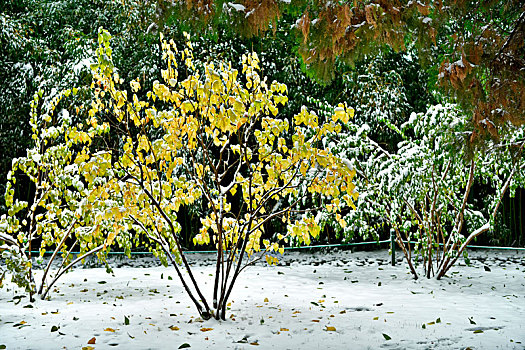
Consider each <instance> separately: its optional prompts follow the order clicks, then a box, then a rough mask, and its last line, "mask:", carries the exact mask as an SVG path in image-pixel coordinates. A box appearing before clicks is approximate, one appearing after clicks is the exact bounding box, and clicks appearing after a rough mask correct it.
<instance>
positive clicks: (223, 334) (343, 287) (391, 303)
mask: <svg viewBox="0 0 525 350" xmlns="http://www.w3.org/2000/svg"><path fill="white" fill-rule="evenodd" d="M471 256H472V257H473V258H475V257H476V256H477V257H479V258H480V260H473V263H474V265H473V266H472V267H466V266H464V264H463V266H457V267H455V268H453V269H452V270H451V271H450V272H449V276H450V277H447V278H444V279H443V280H440V281H438V280H434V279H432V280H427V279H425V278H422V279H420V280H417V281H415V280H413V279H412V278H411V275H410V273H409V272H408V269H407V267H406V265H405V264H404V263H401V262H398V264H397V266H395V267H392V266H390V265H389V264H388V263H389V259H390V257H389V255H388V252H387V251H386V250H381V251H376V252H357V253H350V252H339V253H335V254H331V255H326V254H321V253H314V254H304V253H303V254H300V253H287V254H285V257H284V259H283V260H284V261H285V262H287V264H288V266H278V267H269V266H263V265H258V266H255V267H253V268H250V269H248V270H247V271H246V272H245V273H244V274H242V275H241V277H240V278H239V280H238V282H237V285H236V288H235V289H234V291H233V293H232V297H231V306H230V308H231V310H229V311H228V315H227V316H228V317H229V316H230V315H231V317H232V318H230V319H228V320H227V321H216V320H209V321H204V322H202V320H199V319H198V318H197V312H196V310H195V308H194V307H193V304H192V303H191V301H190V299H189V298H188V296H187V295H186V294H185V293H184V289H183V288H182V286H181V284H180V282H179V281H178V280H177V277H176V273H175V271H174V270H173V268H163V267H149V268H129V267H128V268H126V267H122V268H114V275H108V274H106V273H105V269H103V268H91V269H76V270H73V272H71V273H69V274H67V275H65V276H64V277H63V278H62V279H61V280H59V282H58V283H57V284H56V291H54V292H52V293H51V299H50V300H43V301H42V300H38V301H37V302H35V303H33V304H32V305H33V307H32V308H25V306H27V305H30V303H29V302H28V299H27V297H25V298H22V299H14V297H16V296H20V294H19V293H20V291H19V290H18V289H16V288H13V285H12V284H11V283H10V282H7V283H6V286H5V287H4V288H3V289H0V330H1V337H0V345H6V347H7V349H29V348H38V349H59V348H60V349H62V348H64V349H81V348H82V347H84V346H88V344H87V342H88V341H89V340H90V339H91V338H93V337H95V338H96V343H95V344H93V345H92V346H93V347H95V348H96V349H106V348H112V347H115V348H121V349H165V348H171V349H177V348H178V347H179V346H180V345H181V344H183V343H188V344H190V345H191V349H206V348H214V349H252V348H255V347H254V346H252V345H250V343H257V344H259V345H260V346H259V347H258V348H261V349H350V348H351V349H366V348H370V349H379V348H383V347H386V348H402V349H429V348H432V349H450V348H456V349H459V348H466V347H470V348H475V349H495V348H498V347H503V348H516V349H521V348H523V344H525V323H524V322H523V315H524V314H525V295H524V294H523V288H524V285H525V274H524V272H525V267H524V263H525V253H523V252H501V253H500V252H497V253H496V252H487V251H481V252H474V253H471ZM211 258H212V256H207V257H202V256H200V257H199V256H196V255H192V256H189V259H190V262H192V263H194V264H195V263H196V264H197V265H196V266H195V270H194V274H195V276H196V278H197V280H198V281H199V282H200V283H201V284H202V285H203V286H204V290H203V292H204V293H205V295H211V292H212V286H213V279H212V277H209V274H211V273H213V272H214V267H213V266H212V265H211V264H204V263H202V262H203V261H205V260H206V261H208V262H211ZM500 259H501V260H500ZM398 261H400V259H399V256H398ZM501 261H505V263H501ZM482 262H483V263H482ZM484 264H486V265H489V266H490V269H491V272H487V271H485V270H484V268H483V265H484ZM39 276H41V271H39V272H38V273H37V276H36V278H38V277H39ZM161 276H162V277H163V278H162V277H161ZM168 276H171V277H172V278H173V280H170V279H168ZM9 277H10V276H7V279H6V280H9ZM102 281H106V282H107V283H104V284H102V283H100V282H102ZM205 283H206V284H205ZM266 298H267V301H266ZM18 300H21V302H19V303H18V304H15V302H17V301H18ZM125 317H127V318H128V319H129V325H126V324H125ZM22 321H24V322H25V323H24V324H22ZM423 324H424V325H425V328H423ZM53 326H56V327H59V328H58V331H54V332H52V331H51V329H52V327H53ZM172 326H175V327H177V328H175V327H172ZM170 327H172V328H171V329H170ZM327 327H334V328H335V331H333V330H330V329H332V328H327ZM202 328H212V330H208V331H205V332H203V331H202V330H201V329H202ZM109 329H111V330H113V331H114V332H113V331H111V330H109ZM475 332H476V333H475ZM383 334H386V335H388V336H389V337H390V338H391V340H386V339H385V337H384V336H383Z"/></svg>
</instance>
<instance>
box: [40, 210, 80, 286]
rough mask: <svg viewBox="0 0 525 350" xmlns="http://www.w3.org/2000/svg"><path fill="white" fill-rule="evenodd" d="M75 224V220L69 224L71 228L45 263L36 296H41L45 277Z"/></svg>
mask: <svg viewBox="0 0 525 350" xmlns="http://www.w3.org/2000/svg"><path fill="white" fill-rule="evenodd" d="M76 223H77V220H75V221H73V223H72V224H71V226H70V227H69V229H68V230H67V232H66V233H65V234H64V237H62V240H61V241H60V243H59V244H58V245H57V246H56V248H55V251H54V252H53V255H51V258H50V259H49V262H48V263H47V266H46V268H45V270H44V275H43V276H42V282H41V283H40V288H39V289H38V295H40V294H42V290H43V288H44V283H45V281H46V277H47V274H48V272H49V269H50V268H51V264H52V263H53V261H54V260H55V257H56V256H57V254H58V252H59V251H60V249H61V248H62V246H63V245H64V242H65V241H66V239H67V238H68V237H69V235H70V234H71V231H72V230H73V228H74V227H75V225H76Z"/></svg>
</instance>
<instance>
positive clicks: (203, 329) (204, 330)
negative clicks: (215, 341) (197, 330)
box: [201, 327, 213, 332]
mask: <svg viewBox="0 0 525 350" xmlns="http://www.w3.org/2000/svg"><path fill="white" fill-rule="evenodd" d="M208 331H213V328H206V327H203V328H201V332H208Z"/></svg>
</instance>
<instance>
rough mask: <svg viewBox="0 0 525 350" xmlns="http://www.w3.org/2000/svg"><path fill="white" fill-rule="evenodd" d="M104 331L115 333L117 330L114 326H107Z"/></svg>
mask: <svg viewBox="0 0 525 350" xmlns="http://www.w3.org/2000/svg"><path fill="white" fill-rule="evenodd" d="M104 332H112V333H115V330H114V329H113V328H106V329H104Z"/></svg>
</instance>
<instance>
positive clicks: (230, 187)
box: [83, 30, 357, 319]
mask: <svg viewBox="0 0 525 350" xmlns="http://www.w3.org/2000/svg"><path fill="white" fill-rule="evenodd" d="M186 38H187V42H186V45H185V48H184V49H183V51H181V52H180V53H179V52H178V50H177V48H176V46H175V43H174V42H173V41H170V42H167V41H166V40H163V38H162V36H161V42H162V55H163V58H164V59H166V62H167V67H166V69H164V70H162V72H161V73H162V78H163V83H161V82H155V83H154V84H153V89H152V90H151V91H148V92H147V93H146V99H145V100H140V99H139V97H138V95H137V93H139V91H140V89H141V86H140V83H139V82H138V81H132V82H131V83H130V88H131V94H128V91H127V90H125V89H122V90H121V89H119V86H120V84H122V81H121V79H120V78H119V76H118V74H117V73H116V70H115V69H114V67H113V64H112V59H111V55H112V52H111V47H110V45H109V40H110V35H109V33H108V32H106V31H103V30H101V31H100V34H99V43H100V46H99V48H98V50H97V55H98V63H97V64H95V65H93V66H92V69H93V72H94V83H93V85H92V87H93V88H94V93H95V97H96V99H95V102H94V103H93V108H92V109H91V110H90V115H91V120H90V124H91V125H98V124H99V123H102V122H108V123H111V124H112V127H113V128H114V130H118V134H119V140H118V141H117V142H113V143H112V144H113V146H111V147H109V146H108V148H107V151H108V152H110V153H111V162H112V164H111V169H112V171H113V172H114V174H115V176H114V177H113V178H112V179H111V180H110V181H108V182H107V183H105V184H103V186H100V187H99V190H98V192H97V196H99V197H103V196H107V197H108V198H109V200H111V201H113V203H114V206H113V208H111V209H108V210H107V211H106V213H105V214H104V215H103V217H101V218H100V220H101V221H103V220H111V221H112V225H113V226H112V227H113V228H114V230H113V231H112V233H111V234H110V235H109V237H108V238H109V239H110V240H111V239H114V238H116V239H117V240H120V241H130V238H131V235H132V234H135V233H138V232H142V233H144V234H145V235H146V236H147V237H148V238H149V240H150V242H151V243H152V245H151V249H152V250H153V251H154V252H155V254H156V255H157V256H158V257H159V258H160V259H161V261H162V262H163V263H164V264H167V263H168V260H169V262H171V263H172V265H173V267H174V268H175V270H176V272H177V274H178V277H179V279H180V280H181V282H182V284H183V286H184V288H185V290H186V292H187V293H188V295H189V296H190V298H191V300H192V301H193V303H194V304H195V306H196V308H197V310H198V312H199V314H200V315H201V316H202V317H203V318H204V319H208V318H210V317H212V316H214V317H215V318H217V319H225V317H226V316H225V313H226V305H227V301H228V298H229V296H230V293H231V291H232V289H233V287H234V285H235V282H236V280H237V277H238V276H239V274H240V273H241V271H242V270H244V269H245V268H246V267H247V266H249V265H252V264H254V263H255V262H256V261H258V260H260V259H261V258H263V257H264V258H265V259H266V261H267V262H268V263H269V264H275V263H277V261H278V259H277V258H276V256H275V254H276V253H280V254H282V253H283V250H284V247H283V244H285V243H286V242H287V241H288V239H290V238H292V237H294V238H296V239H298V240H299V242H301V243H305V244H309V243H310V241H311V239H312V238H315V237H317V236H318V234H319V231H320V228H319V226H318V224H317V222H316V221H315V220H314V217H313V216H312V215H311V214H310V213H311V212H312V211H313V210H315V209H317V208H308V209H304V210H298V209H296V207H297V206H296V205H297V203H298V202H299V201H300V200H301V198H296V199H294V200H293V201H287V199H286V197H287V196H288V195H290V194H297V193H298V187H299V186H301V185H302V184H301V182H300V181H299V180H300V179H301V178H303V177H305V176H308V178H309V179H310V180H309V182H308V184H307V188H308V191H307V192H306V193H304V195H303V196H307V195H308V193H324V194H325V195H326V196H328V197H329V198H331V199H332V201H331V210H332V211H333V212H334V213H337V212H338V211H339V210H340V208H342V207H344V206H346V205H349V206H353V200H355V199H356V198H357V193H356V192H354V185H353V183H352V178H353V176H354V174H355V172H354V170H352V169H351V168H349V167H348V166H347V165H346V164H345V162H343V161H342V159H340V158H338V157H336V156H334V155H333V154H332V153H330V152H328V151H326V150H324V149H322V148H320V146H321V142H320V141H321V139H322V138H323V136H324V135H326V134H327V133H330V132H338V131H340V129H341V126H340V125H339V124H338V123H337V122H338V121H340V120H341V121H343V122H348V119H349V117H350V116H351V115H352V114H353V110H352V109H350V108H347V107H345V106H344V105H339V106H338V107H337V108H336V109H335V111H334V113H333V116H332V120H330V121H329V122H327V123H325V124H323V125H319V122H318V117H317V115H316V114H315V113H311V112H309V111H307V110H306V108H303V109H302V110H301V113H299V114H298V115H296V116H295V117H294V118H293V122H292V123H290V122H289V121H288V120H284V119H279V118H276V115H277V114H278V106H279V104H281V105H284V104H285V103H286V102H287V100H288V99H287V97H286V92H287V87H286V86H285V85H284V84H280V83H278V82H272V83H271V84H270V83H268V82H267V81H266V79H265V78H262V77H261V76H260V75H259V63H260V62H259V59H258V57H257V55H256V54H255V53H252V54H248V55H244V56H243V58H242V64H243V70H242V73H243V76H242V78H241V77H240V75H239V72H238V71H237V70H236V69H233V68H232V67H231V64H228V63H223V62H216V63H209V64H205V65H204V67H203V68H202V69H197V68H196V66H195V63H194V60H193V52H192V45H191V42H190V41H189V36H188V35H186ZM177 55H180V58H181V60H182V61H183V62H184V66H183V68H184V69H185V71H184V73H183V74H185V77H184V79H182V80H179V79H178V72H177V60H176V56H177ZM130 95H131V96H130ZM285 135H288V136H291V137H289V138H288V141H287V139H286V138H285ZM95 164H96V161H92V160H89V159H86V161H85V163H84V165H83V166H86V167H90V166H95ZM87 180H88V182H91V181H90V179H89V178H88V179H87ZM340 198H343V200H340ZM197 200H200V201H202V203H203V204H204V207H205V208H206V207H207V215H206V216H205V217H204V218H202V219H201V223H202V226H201V228H200V230H199V233H198V234H197V235H196V236H195V238H194V242H195V244H212V245H214V246H215V247H216V249H217V259H216V269H215V276H214V283H213V285H214V288H213V301H212V303H209V302H208V300H207V298H206V297H205V296H204V294H203V293H202V291H201V286H199V284H198V282H197V281H196V279H195V278H194V275H193V273H192V269H191V265H190V263H189V262H188V261H187V259H186V257H185V254H184V252H183V247H182V246H181V237H180V235H179V231H180V226H179V224H178V223H177V221H176V218H177V217H176V213H177V211H178V210H179V208H180V207H181V206H188V205H192V204H193V203H195V202H196V201H197ZM277 218H280V219H282V220H283V221H284V222H286V223H287V224H288V230H287V232H283V233H277V234H274V235H272V234H270V233H267V232H265V230H264V228H265V225H266V224H267V223H269V222H270V221H271V220H274V219H277ZM126 223H130V224H131V225H132V227H133V230H131V231H130V230H128V229H127V228H126ZM182 269H185V270H186V272H187V274H188V277H184V275H183V274H182ZM199 299H200V300H199Z"/></svg>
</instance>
